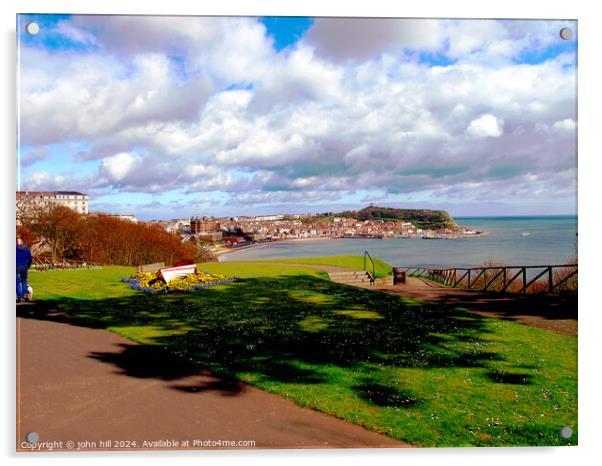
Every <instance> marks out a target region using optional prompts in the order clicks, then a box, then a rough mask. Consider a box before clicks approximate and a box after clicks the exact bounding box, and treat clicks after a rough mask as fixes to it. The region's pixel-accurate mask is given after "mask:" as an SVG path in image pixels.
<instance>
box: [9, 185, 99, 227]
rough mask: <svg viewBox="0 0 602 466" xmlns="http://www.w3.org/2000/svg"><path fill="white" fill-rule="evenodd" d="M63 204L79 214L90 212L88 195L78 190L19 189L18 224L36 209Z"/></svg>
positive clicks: (17, 201)
mask: <svg viewBox="0 0 602 466" xmlns="http://www.w3.org/2000/svg"><path fill="white" fill-rule="evenodd" d="M53 206H63V207H68V208H69V209H73V210H74V211H75V212H77V213H79V214H88V195H87V194H84V193H80V192H77V191H17V197H16V210H17V224H19V223H20V220H21V219H22V218H24V217H28V216H30V215H33V213H34V211H35V210H36V209H43V208H48V207H53Z"/></svg>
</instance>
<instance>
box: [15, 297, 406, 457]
mask: <svg viewBox="0 0 602 466" xmlns="http://www.w3.org/2000/svg"><path fill="white" fill-rule="evenodd" d="M17 316H18V317H17V450H18V451H32V450H33V451H35V450H34V448H35V445H31V444H27V443H26V442H24V440H25V438H26V436H27V434H28V433H30V432H35V433H37V434H38V436H39V443H38V445H37V446H38V447H40V450H41V451H48V450H59V451H76V450H78V449H79V450H80V451H90V450H144V449H147V448H154V449H166V450H170V449H180V450H182V449H183V450H185V449H220V448H221V449H224V448H230V449H239V448H244V449H254V448H348V447H361V448H368V447H404V446H408V445H406V444H404V443H402V442H399V441H396V440H394V439H391V438H389V437H387V436H385V435H381V434H378V433H374V432H370V431H368V430H365V429H364V428H362V427H360V426H357V425H353V424H350V423H348V422H345V421H342V420H339V419H336V418H334V417H331V416H328V415H326V414H322V413H318V412H316V411H312V410H310V409H304V408H301V407H299V406H297V405H295V404H294V403H293V402H292V401H289V400H286V399H284V398H282V397H280V396H277V395H272V394H269V393H267V392H264V391H261V390H258V389H255V388H253V387H250V386H248V385H245V384H242V383H240V382H238V381H232V380H225V379H222V378H219V377H216V376H215V375H213V374H212V373H211V372H209V371H204V370H200V369H198V368H197V367H195V366H193V365H192V364H191V363H190V362H189V361H186V360H182V359H181V358H178V357H175V356H172V355H170V354H168V353H167V352H165V351H164V350H162V349H161V348H158V347H149V345H138V344H136V343H133V342H131V341H129V340H126V339H124V338H122V337H120V336H118V335H116V334H113V333H111V332H108V331H106V330H101V329H93V328H86V327H81V326H77V325H75V324H74V323H73V322H70V321H69V319H68V318H67V317H66V316H62V315H61V314H60V313H58V312H55V311H52V310H46V309H39V308H38V307H37V306H36V305H35V304H33V303H31V304H23V305H18V306H17ZM145 442H146V443H145ZM186 442H188V443H186Z"/></svg>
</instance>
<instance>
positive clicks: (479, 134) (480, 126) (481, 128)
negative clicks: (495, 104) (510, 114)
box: [466, 114, 504, 138]
mask: <svg viewBox="0 0 602 466" xmlns="http://www.w3.org/2000/svg"><path fill="white" fill-rule="evenodd" d="M503 132H504V121H503V120H500V119H498V118H496V117H495V115H490V114H486V115H481V116H480V117H479V118H475V119H474V120H472V121H471V122H470V124H469V125H468V128H466V135H467V136H469V137H473V138H499V137H500V136H501V135H502V133H503Z"/></svg>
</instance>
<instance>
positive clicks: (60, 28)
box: [53, 20, 97, 45]
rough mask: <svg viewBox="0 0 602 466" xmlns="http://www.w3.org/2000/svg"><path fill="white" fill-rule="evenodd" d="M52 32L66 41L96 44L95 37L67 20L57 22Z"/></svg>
mask: <svg viewBox="0 0 602 466" xmlns="http://www.w3.org/2000/svg"><path fill="white" fill-rule="evenodd" d="M53 32H56V33H58V34H60V35H61V36H63V37H66V38H67V39H69V40H71V41H73V42H78V43H81V44H90V45H93V44H96V43H97V41H96V37H95V36H94V34H92V33H91V32H88V31H86V30H85V29H81V28H78V27H77V26H75V25H74V24H73V23H72V22H70V21H67V20H62V21H59V22H58V23H57V24H56V26H55V27H54V30H53Z"/></svg>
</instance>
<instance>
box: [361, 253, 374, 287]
mask: <svg viewBox="0 0 602 466" xmlns="http://www.w3.org/2000/svg"><path fill="white" fill-rule="evenodd" d="M366 257H367V258H368V259H370V262H372V281H374V280H375V279H376V273H375V267H374V260H373V259H372V256H371V255H370V253H369V252H368V251H364V270H365V271H366V272H368V269H367V268H366ZM368 273H370V272H368Z"/></svg>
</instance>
